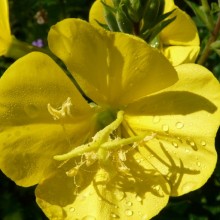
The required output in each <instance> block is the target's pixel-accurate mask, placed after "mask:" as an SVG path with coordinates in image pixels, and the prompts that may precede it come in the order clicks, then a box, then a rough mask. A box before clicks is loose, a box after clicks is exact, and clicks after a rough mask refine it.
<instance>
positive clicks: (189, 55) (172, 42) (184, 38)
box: [89, 0, 200, 66]
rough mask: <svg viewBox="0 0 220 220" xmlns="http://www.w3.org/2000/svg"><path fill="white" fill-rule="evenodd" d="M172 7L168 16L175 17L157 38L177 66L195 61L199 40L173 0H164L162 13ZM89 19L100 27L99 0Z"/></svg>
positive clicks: (195, 31) (188, 20)
mask: <svg viewBox="0 0 220 220" xmlns="http://www.w3.org/2000/svg"><path fill="white" fill-rule="evenodd" d="M106 3H107V4H109V5H112V4H113V3H112V1H111V0H106ZM174 9H175V11H174V12H173V13H172V14H171V15H170V17H168V18H171V17H174V16H176V19H175V20H174V21H173V22H171V24H169V25H168V26H167V27H166V28H164V29H163V30H162V32H161V33H160V34H159V39H160V44H161V48H160V49H161V51H162V52H163V54H164V55H165V56H166V57H167V58H168V59H169V60H170V62H171V63H172V64H173V66H177V65H179V64H181V63H191V62H195V60H196V58H197V55H198V53H199V50H200V47H199V44H200V42H199V36H198V32H197V28H196V26H195V24H194V22H193V21H192V19H191V18H190V17H189V15H188V14H186V13H185V12H184V11H182V10H181V9H179V8H178V7H177V6H176V5H175V4H174V1H173V0H165V8H164V13H166V12H169V11H172V10H174ZM89 21H90V23H91V24H93V25H94V26H95V27H97V28H100V27H101V26H100V25H99V24H98V23H97V21H99V22H101V23H105V18H104V11H103V6H102V3H101V0H96V1H95V2H94V3H93V5H92V7H91V9H90V14H89Z"/></svg>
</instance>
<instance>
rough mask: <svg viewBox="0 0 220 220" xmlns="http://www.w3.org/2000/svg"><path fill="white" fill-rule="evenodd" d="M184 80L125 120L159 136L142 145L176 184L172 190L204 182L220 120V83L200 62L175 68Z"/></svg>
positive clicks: (188, 188)
mask: <svg viewBox="0 0 220 220" xmlns="http://www.w3.org/2000/svg"><path fill="white" fill-rule="evenodd" d="M176 70H177V72H178V75H179V81H178V82H177V83H176V84H175V85H173V86H171V87H170V88H169V89H167V90H164V92H162V93H158V94H156V95H154V96H152V97H148V98H146V99H143V100H142V101H140V102H139V103H134V104H133V105H132V106H130V107H129V108H128V109H127V114H128V115H127V116H126V122H127V123H124V126H125V127H126V128H127V130H128V131H129V132H130V134H131V135H132V133H133V132H134V133H142V132H143V131H145V132H146V131H148V132H154V133H155V134H156V137H155V138H154V139H153V140H151V141H149V142H147V143H146V145H145V146H142V147H140V148H139V151H140V152H141V154H142V155H144V156H145V158H146V159H147V160H148V161H149V162H150V163H151V164H152V165H153V166H154V167H155V168H156V169H157V170H158V171H159V172H160V173H161V174H163V175H164V176H165V177H166V178H167V180H168V181H169V182H170V184H171V186H172V193H171V195H173V196H178V195H182V194H185V193H187V192H189V191H192V190H195V189H197V188H200V187H201V186H202V185H203V184H204V183H205V182H206V181H207V180H208V178H209V177H210V175H211V174H212V172H213V170H214V168H215V165H216V160H217V155H216V151H215V147H214V146H215V143H214V141H215V135H216V132H217V129H218V127H219V122H220V111H219V107H220V86H219V82H218V81H217V80H216V79H215V78H214V76H213V75H212V73H211V72H209V71H208V70H207V69H205V68H204V67H202V66H199V65H196V64H183V65H180V66H178V67H177V68H176Z"/></svg>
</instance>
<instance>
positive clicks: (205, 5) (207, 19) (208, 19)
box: [201, 0, 214, 30]
mask: <svg viewBox="0 0 220 220" xmlns="http://www.w3.org/2000/svg"><path fill="white" fill-rule="evenodd" d="M201 2H202V9H203V11H204V12H205V24H206V25H207V27H208V29H209V30H213V28H214V22H213V18H212V16H211V10H210V6H209V3H208V1H207V0H201Z"/></svg>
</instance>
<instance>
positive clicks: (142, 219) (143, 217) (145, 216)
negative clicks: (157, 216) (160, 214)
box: [141, 214, 149, 220]
mask: <svg viewBox="0 0 220 220" xmlns="http://www.w3.org/2000/svg"><path fill="white" fill-rule="evenodd" d="M147 219H149V217H148V215H146V214H145V215H143V216H142V218H141V220H147Z"/></svg>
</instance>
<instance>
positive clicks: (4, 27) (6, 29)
mask: <svg viewBox="0 0 220 220" xmlns="http://www.w3.org/2000/svg"><path fill="white" fill-rule="evenodd" d="M0 31H1V33H0V56H2V55H5V54H6V53H7V51H8V48H9V47H10V44H11V41H12V36H11V29H10V25H9V10H8V1H7V0H1V1H0Z"/></svg>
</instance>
